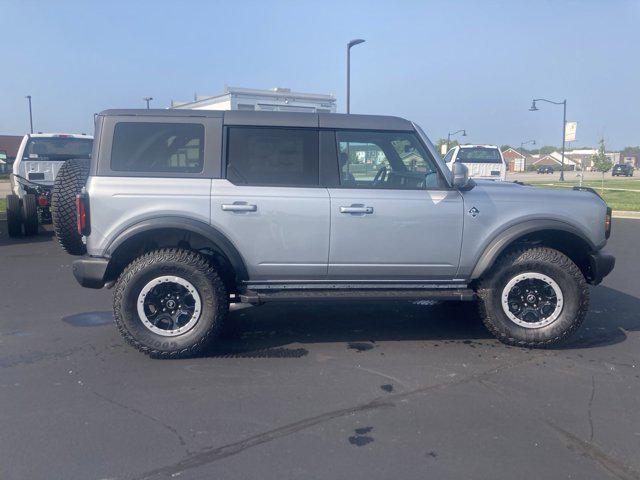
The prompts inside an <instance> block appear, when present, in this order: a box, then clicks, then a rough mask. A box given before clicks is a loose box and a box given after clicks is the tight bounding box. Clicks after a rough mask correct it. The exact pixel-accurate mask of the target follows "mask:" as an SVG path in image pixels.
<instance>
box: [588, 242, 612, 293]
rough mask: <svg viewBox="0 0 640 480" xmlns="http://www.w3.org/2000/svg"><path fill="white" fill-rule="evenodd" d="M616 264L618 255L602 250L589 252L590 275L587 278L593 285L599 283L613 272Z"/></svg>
mask: <svg viewBox="0 0 640 480" xmlns="http://www.w3.org/2000/svg"><path fill="white" fill-rule="evenodd" d="M615 265H616V257H614V256H613V255H611V254H610V253H607V252H604V251H602V250H600V251H599V252H592V253H590V254H589V275H588V278H587V280H588V281H589V283H590V284H592V285H598V284H599V283H600V282H601V281H602V279H603V278H604V277H606V276H607V275H609V274H610V273H611V270H613V267H614V266H615Z"/></svg>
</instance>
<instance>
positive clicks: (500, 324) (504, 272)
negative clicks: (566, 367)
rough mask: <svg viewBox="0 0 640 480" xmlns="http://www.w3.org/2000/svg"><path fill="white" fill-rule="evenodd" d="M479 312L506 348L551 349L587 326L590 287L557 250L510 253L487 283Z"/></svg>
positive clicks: (479, 290) (480, 292) (483, 284)
mask: <svg viewBox="0 0 640 480" xmlns="http://www.w3.org/2000/svg"><path fill="white" fill-rule="evenodd" d="M477 294H478V297H479V302H478V307H479V310H480V316H481V317H482V320H483V321H484V324H485V326H486V327H487V329H489V330H490V331H491V332H492V333H493V334H494V335H495V336H496V337H497V338H498V340H500V341H501V342H503V343H506V344H508V345H514V346H518V347H530V348H531V347H547V346H551V345H554V344H556V343H559V342H561V341H562V340H564V339H566V338H567V337H569V336H570V335H571V334H572V333H574V332H575V331H576V330H577V329H578V328H579V327H580V325H581V324H582V322H583V320H584V318H585V316H586V314H587V311H588V309H589V286H588V285H587V282H586V281H585V278H584V276H583V275H582V272H581V271H580V269H579V268H578V267H577V265H576V264H575V263H573V261H572V260H571V259H570V258H569V257H567V256H566V255H564V254H563V253H561V252H559V251H558V250H554V249H552V248H547V247H533V248H521V249H517V250H514V251H511V252H509V253H507V254H505V255H504V256H503V257H502V258H500V259H499V260H498V262H497V263H496V265H494V267H493V268H492V269H491V271H490V273H489V275H487V277H486V278H484V279H482V281H481V282H480V284H479V286H478V288H477Z"/></svg>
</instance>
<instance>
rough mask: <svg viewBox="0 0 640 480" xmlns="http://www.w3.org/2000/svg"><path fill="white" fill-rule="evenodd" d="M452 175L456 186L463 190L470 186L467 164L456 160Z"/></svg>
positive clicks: (452, 166)
mask: <svg viewBox="0 0 640 480" xmlns="http://www.w3.org/2000/svg"><path fill="white" fill-rule="evenodd" d="M451 177H452V179H453V186H454V188H457V189H458V190H463V189H465V188H466V187H467V186H469V169H468V168H467V166H466V165H464V164H462V163H460V162H454V163H453V165H451Z"/></svg>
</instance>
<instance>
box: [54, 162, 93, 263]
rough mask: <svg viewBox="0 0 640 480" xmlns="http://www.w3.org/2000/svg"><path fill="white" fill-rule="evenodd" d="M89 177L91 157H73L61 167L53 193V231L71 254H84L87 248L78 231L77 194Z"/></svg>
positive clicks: (61, 244) (62, 245)
mask: <svg viewBox="0 0 640 480" xmlns="http://www.w3.org/2000/svg"><path fill="white" fill-rule="evenodd" d="M88 177H89V159H86V158H72V159H71V160H67V161H66V162H64V165H62V168H60V171H59V172H58V175H57V176H56V181H55V183H54V185H53V192H52V194H51V216H52V219H53V231H54V232H55V234H56V237H57V238H58V243H60V246H61V247H62V248H63V249H64V250H65V251H66V252H67V253H69V254H71V255H84V254H85V253H86V252H87V248H86V247H85V245H84V243H82V235H80V234H79V233H78V221H77V216H76V215H77V214H76V195H77V194H78V193H80V190H82V187H84V185H85V183H86V182H87V178H88Z"/></svg>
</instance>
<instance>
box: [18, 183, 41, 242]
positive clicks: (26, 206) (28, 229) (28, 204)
mask: <svg viewBox="0 0 640 480" xmlns="http://www.w3.org/2000/svg"><path fill="white" fill-rule="evenodd" d="M22 223H23V225H24V236H25V237H31V236H33V235H37V234H38V202H37V200H36V196H35V195H34V194H32V193H27V194H26V195H25V196H24V197H23V198H22Z"/></svg>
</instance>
